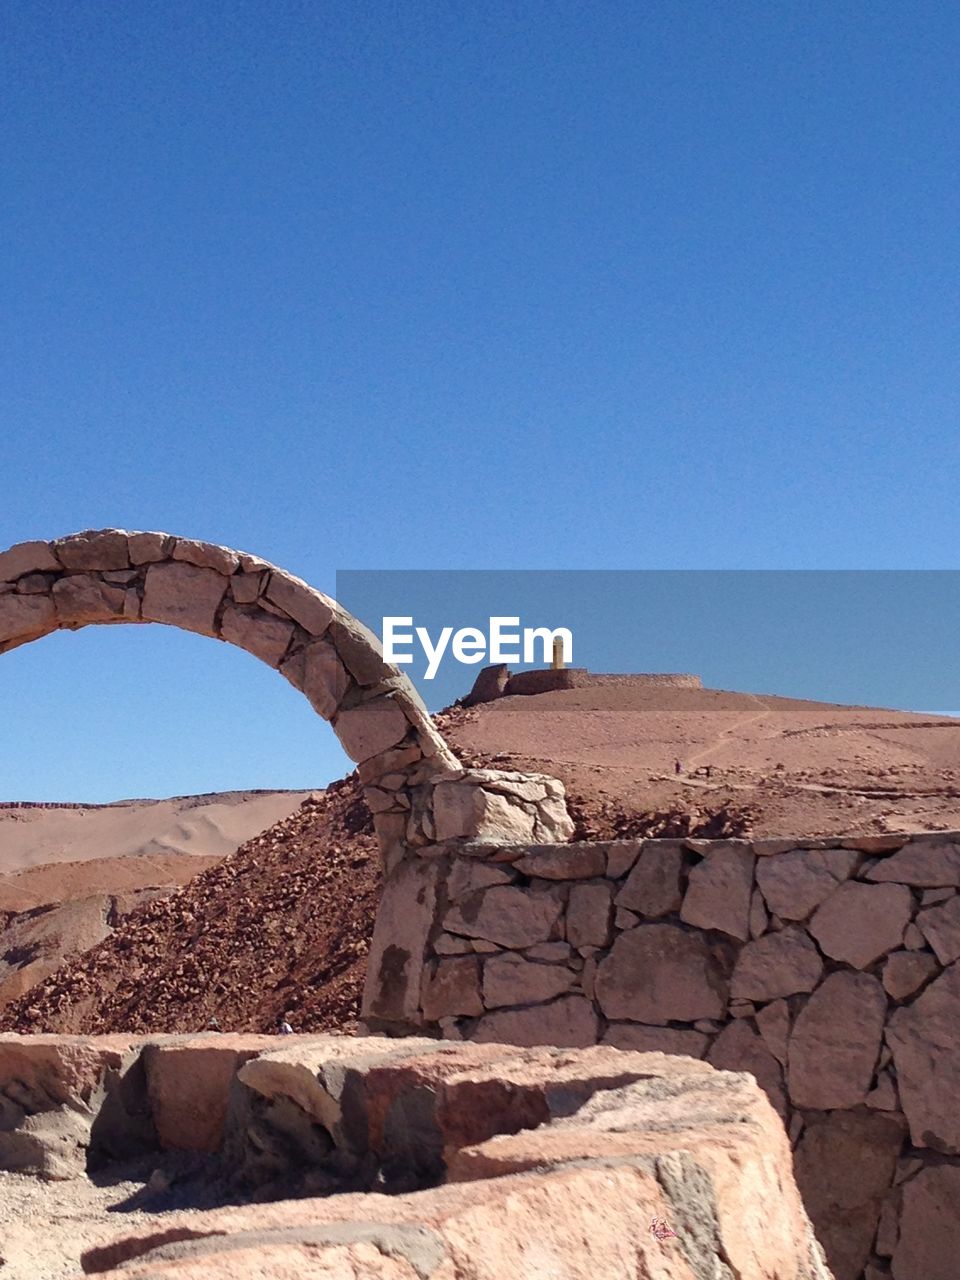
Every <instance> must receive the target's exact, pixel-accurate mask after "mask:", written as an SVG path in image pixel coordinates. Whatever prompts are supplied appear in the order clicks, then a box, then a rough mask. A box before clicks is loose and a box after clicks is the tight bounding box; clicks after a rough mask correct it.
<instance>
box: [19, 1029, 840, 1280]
mask: <svg viewBox="0 0 960 1280" xmlns="http://www.w3.org/2000/svg"><path fill="white" fill-rule="evenodd" d="M273 1043H274V1045H276V1041H274V1042H273ZM132 1047H133V1049H134V1050H135V1049H136V1047H137V1046H132ZM200 1047H201V1048H203V1047H204V1046H203V1045H202V1044H201V1046H200ZM247 1048H248V1049H249V1052H250V1054H252V1055H253V1056H249V1057H248V1060H247V1061H246V1063H245V1064H244V1065H241V1066H239V1069H238V1071H237V1072H236V1074H235V1076H234V1077H233V1078H232V1079H230V1080H226V1079H224V1080H222V1087H223V1088H224V1089H225V1090H226V1091H228V1092H229V1093H230V1097H231V1104H230V1108H229V1109H228V1112H227V1121H226V1123H227V1126H228V1133H227V1142H228V1145H229V1144H230V1143H232V1145H231V1146H230V1147H229V1149H230V1158H231V1161H234V1160H239V1161H240V1164H241V1165H242V1167H243V1168H244V1169H246V1170H247V1171H248V1172H249V1170H250V1169H251V1168H252V1167H253V1165H251V1164H250V1163H244V1152H246V1153H247V1154H248V1155H249V1154H250V1153H251V1152H253V1151H256V1152H258V1153H259V1157H260V1159H261V1160H266V1161H267V1164H269V1163H270V1161H271V1160H272V1161H273V1162H274V1165H275V1162H276V1160H277V1159H279V1158H280V1152H281V1148H283V1147H284V1144H286V1146H285V1150H286V1152H287V1159H288V1162H290V1167H289V1168H288V1173H293V1174H295V1175H296V1176H298V1177H301V1178H302V1177H303V1176H304V1173H305V1171H304V1168H303V1161H304V1160H308V1161H309V1160H311V1159H312V1160H313V1161H314V1165H313V1169H312V1176H313V1177H318V1176H320V1174H321V1172H322V1170H323V1169H324V1168H326V1169H327V1170H328V1171H331V1170H333V1169H335V1168H336V1169H338V1170H339V1171H340V1173H339V1176H340V1177H343V1176H345V1173H346V1172H347V1171H349V1170H352V1172H350V1173H349V1177H350V1178H352V1179H353V1185H354V1186H356V1185H357V1178H358V1177H359V1176H361V1172H362V1170H363V1169H366V1170H367V1172H366V1173H365V1174H363V1175H362V1176H364V1177H367V1178H370V1179H372V1178H374V1177H375V1175H376V1169H377V1167H378V1166H379V1168H380V1169H381V1170H382V1174H383V1176H385V1177H386V1178H387V1181H388V1183H390V1184H391V1185H393V1187H394V1189H395V1190H397V1191H400V1192H404V1191H406V1188H405V1187H404V1178H409V1177H412V1178H414V1180H415V1181H414V1183H413V1186H411V1187H410V1188H409V1189H410V1190H413V1189H415V1187H416V1186H417V1185H423V1181H422V1180H424V1179H425V1180H426V1181H427V1183H428V1184H429V1180H430V1179H431V1178H432V1177H435V1176H436V1171H437V1168H438V1167H441V1168H442V1167H443V1166H445V1167H446V1171H447V1179H448V1182H447V1185H445V1186H439V1187H434V1188H432V1189H424V1190H416V1194H409V1193H402V1194H396V1195H391V1196H384V1195H376V1194H352V1195H337V1194H333V1195H327V1196H326V1197H324V1198H322V1199H309V1198H308V1199H304V1198H297V1199H286V1200H279V1201H276V1202H273V1203H257V1204H252V1205H242V1206H236V1207H228V1208H223V1209H216V1210H207V1211H203V1212H197V1211H195V1210H194V1211H190V1212H186V1213H181V1212H176V1211H173V1212H165V1213H162V1214H149V1213H147V1214H144V1213H141V1214H140V1215H138V1219H139V1221H138V1222H137V1223H136V1225H133V1224H132V1223H130V1222H124V1221H123V1220H122V1218H118V1221H117V1223H116V1237H115V1239H114V1240H113V1242H111V1243H106V1244H100V1245H96V1246H94V1247H92V1248H89V1249H87V1251H86V1253H85V1254H84V1257H83V1266H84V1271H85V1273H87V1274H90V1275H99V1276H101V1277H103V1278H104V1280H106V1277H108V1276H109V1277H110V1278H111V1280H113V1278H114V1277H116V1280H121V1277H123V1278H124V1280H133V1278H135V1277H141V1278H142V1280H147V1278H148V1277H156V1280H160V1277H164V1278H165V1280H201V1277H202V1278H203V1280H216V1278H217V1277H221V1278H222V1280H228V1277H231V1278H232V1277H235V1276H237V1275H250V1276H254V1275H255V1276H258V1277H261V1278H262V1280H289V1277H292V1276H296V1277H298V1280H299V1278H300V1277H316V1278H317V1280H321V1278H323V1280H348V1278H351V1280H374V1277H381V1278H382V1280H514V1277H515V1276H516V1275H517V1274H518V1265H519V1266H521V1267H522V1272H523V1274H524V1275H525V1276H530V1277H539V1278H540V1280H556V1277H558V1276H561V1275H562V1276H563V1277H564V1278H565V1280H596V1277H605V1276H610V1277H617V1278H618V1280H619V1278H620V1277H622V1276H637V1277H640V1276H647V1277H650V1278H651V1280H654V1278H659V1280H702V1277H705V1276H710V1277H718V1278H719V1277H722V1276H724V1275H728V1274H733V1272H731V1271H730V1270H729V1269H730V1268H735V1274H737V1275H740V1276H742V1277H744V1280H830V1276H829V1272H828V1271H827V1269H826V1267H825V1265H824V1263H823V1261H822V1258H821V1255H820V1252H819V1248H818V1246H817V1245H816V1243H815V1241H814V1239H813V1235H812V1232H811V1228H810V1224H809V1221H808V1219H807V1217H806V1214H805V1213H804V1210H803V1207H802V1204H801V1202H800V1198H799V1196H798V1194H797V1191H796V1187H795V1185H794V1183H793V1181H792V1177H791V1173H790V1152H789V1148H788V1146H787V1142H786V1138H785V1135H784V1133H783V1129H782V1127H781V1126H780V1124H779V1122H778V1121H777V1119H776V1117H775V1115H774V1113H773V1112H772V1110H771V1108H770V1106H769V1104H768V1103H767V1101H766V1100H765V1099H764V1097H763V1095H762V1094H761V1093H760V1091H759V1090H758V1089H757V1088H756V1086H755V1085H754V1084H753V1082H752V1081H751V1080H750V1079H749V1077H747V1076H745V1075H728V1074H724V1073H720V1072H716V1071H714V1070H713V1069H712V1068H710V1067H708V1066H707V1065H706V1064H704V1063H699V1062H694V1061H692V1060H690V1059H671V1058H667V1057H665V1056H664V1055H662V1054H657V1053H650V1054H640V1053H626V1052H620V1051H617V1050H614V1049H605V1048H594V1049H589V1050H584V1051H582V1052H574V1051H564V1050H557V1049H538V1050H523V1049H516V1048H505V1047H502V1046H477V1045H450V1044H442V1043H438V1042H436V1041H424V1040H420V1041H388V1040H377V1039H375V1038H371V1039H361V1040H353V1041H351V1040H346V1039H342V1038H332V1039H330V1038H328V1039H324V1038H313V1039H310V1038H299V1037H298V1038H297V1040H296V1041H295V1042H294V1043H292V1044H291V1043H284V1044H283V1045H282V1046H277V1047H276V1048H275V1049H273V1051H270V1052H266V1051H264V1048H263V1046H262V1045H260V1043H259V1042H258V1043H256V1044H251V1045H249V1046H247ZM232 1049H236V1050H237V1051H238V1054H239V1057H238V1058H237V1059H236V1061H238V1062H239V1059H240V1058H242V1057H244V1056H245V1055H246V1050H245V1049H244V1046H243V1044H242V1042H238V1044H236V1045H234V1046H232ZM191 1052H193V1049H192V1048H191V1047H190V1046H189V1045H187V1044H184V1043H181V1044H179V1045H175V1046H171V1047H170V1048H169V1052H168V1051H167V1048H166V1047H165V1046H161V1047H160V1048H159V1049H157V1050H156V1051H153V1056H154V1063H153V1067H152V1070H154V1071H156V1072H158V1073H160V1074H161V1075H162V1073H163V1071H164V1068H165V1064H169V1065H170V1067H171V1070H172V1071H174V1074H175V1075H176V1076H177V1077H178V1079H181V1080H182V1075H181V1072H182V1068H183V1066H184V1064H185V1063H186V1061H187V1058H186V1057H185V1056H183V1055H184V1054H189V1053H191ZM178 1055H179V1057H180V1060H179V1063H178V1062H177V1058H178ZM208 1081H209V1082H210V1083H211V1084H212V1081H213V1076H212V1075H211V1076H209V1077H208ZM161 1092H162V1091H161ZM241 1103H242V1105H241ZM221 1109H222V1108H221ZM297 1117H299V1119H297ZM241 1122H242V1124H243V1126H244V1127H243V1128H242V1129H241V1128H234V1129H232V1130H230V1129H229V1126H230V1125H231V1124H233V1125H238V1124H240V1123H241ZM158 1128H159V1129H161V1130H162V1128H163V1126H162V1125H160V1126H158ZM311 1128H312V1130H313V1132H314V1133H316V1134H319V1133H324V1134H326V1135H327V1140H326V1142H319V1141H318V1140H317V1139H316V1138H314V1139H313V1141H312V1145H311V1144H310V1143H309V1142H307V1137H306V1135H307V1134H308V1132H309V1131H310V1129H311ZM248 1130H249V1135H255V1138H256V1141H255V1143H253V1145H251V1141H252V1139H251V1137H250V1136H248ZM518 1130H519V1132H518ZM208 1137H209V1135H206V1136H205V1137H204V1140H205V1141H206V1140H207V1138H208ZM281 1139H283V1141H281ZM278 1144H279V1145H278ZM251 1158H252V1157H251ZM438 1160H439V1161H440V1162H441V1165H440V1166H438V1165H437V1161H438ZM231 1167H233V1165H232V1164H231ZM260 1167H261V1168H265V1167H266V1166H265V1165H261V1166H260ZM275 1171H276V1170H275ZM505 1173H509V1174H512V1175H513V1176H510V1177H503V1176H501V1175H502V1174H505ZM416 1179H420V1180H421V1182H420V1183H419V1184H418V1183H417V1182H416ZM332 1189H333V1190H336V1188H335V1187H333V1188H332ZM655 1217H657V1218H664V1219H666V1220H667V1221H668V1222H669V1223H670V1225H671V1226H672V1227H673V1229H674V1231H675V1232H676V1233H677V1234H676V1237H674V1238H672V1239H668V1240H665V1241H659V1240H657V1239H656V1238H655V1237H654V1236H653V1235H652V1233H651V1231H650V1223H651V1220H652V1219H653V1218H655ZM760 1223H762V1224H763V1226H764V1229H763V1230H758V1224H760ZM39 1250H42V1240H40V1241H38V1251H39Z"/></svg>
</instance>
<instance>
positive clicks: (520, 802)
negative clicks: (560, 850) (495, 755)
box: [432, 769, 573, 856]
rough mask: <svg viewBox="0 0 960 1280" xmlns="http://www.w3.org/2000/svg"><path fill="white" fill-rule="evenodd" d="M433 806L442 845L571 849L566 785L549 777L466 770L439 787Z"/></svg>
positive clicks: (444, 781) (570, 820) (434, 795)
mask: <svg viewBox="0 0 960 1280" xmlns="http://www.w3.org/2000/svg"><path fill="white" fill-rule="evenodd" d="M432 804H433V817H434V821H435V824H436V839H437V841H438V842H440V843H442V842H443V841H446V840H472V841H475V842H479V843H487V844H503V845H510V844H549V843H552V842H557V843H565V842H566V841H567V840H569V838H570V836H571V835H572V834H573V820H572V818H571V817H570V815H569V814H568V813H567V807H566V804H565V802H564V791H563V784H562V783H561V782H559V781H558V780H557V779H556V778H549V777H547V776H546V775H543V774H520V773H511V772H506V771H503V770H496V769H473V770H469V771H467V770H463V771H461V772H460V773H459V774H458V775H453V776H449V777H444V778H442V779H441V780H439V781H438V782H437V783H436V786H435V787H434V789H433V798H432ZM558 856H559V855H558Z"/></svg>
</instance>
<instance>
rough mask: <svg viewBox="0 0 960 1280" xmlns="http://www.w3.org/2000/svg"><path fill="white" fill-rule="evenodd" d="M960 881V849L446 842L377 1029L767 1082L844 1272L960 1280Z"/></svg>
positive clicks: (374, 1014)
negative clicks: (590, 1052)
mask: <svg viewBox="0 0 960 1280" xmlns="http://www.w3.org/2000/svg"><path fill="white" fill-rule="evenodd" d="M958 888H960V834H936V835H916V836H906V835H903V836H881V837H868V838H861V839H849V840H839V839H838V840H833V841H830V840H757V841H752V842H749V841H738V840H729V841H700V840H686V841H680V840H647V841H617V842H610V843H580V844H566V845H560V844H555V845H545V844H533V843H526V844H522V845H521V844H516V845H513V846H510V847H496V846H491V845H481V844H476V843H474V844H470V843H464V844H462V845H461V846H459V847H454V846H450V845H443V844H439V843H438V844H435V845H433V846H425V847H424V848H423V849H422V851H421V853H420V855H419V856H416V857H413V858H410V859H407V860H405V861H403V862H402V863H401V864H399V865H398V866H397V867H395V868H394V870H393V872H392V874H391V875H390V876H389V877H388V879H387V882H386V888H385V892H384V898H383V904H382V908H381V915H380V918H379V921H378V928H377V935H376V936H375V938H374V947H373V952H372V954H371V963H370V973H369V978H368V987H367V993H366V999H365V1011H366V1018H367V1022H368V1025H369V1026H370V1027H371V1028H372V1029H379V1030H388V1031H391V1032H394V1033H395V1032H406V1031H413V1030H416V1031H418V1032H419V1033H420V1034H423V1033H424V1032H426V1033H427V1034H434V1035H439V1036H442V1037H444V1038H447V1039H463V1040H471V1041H479V1042H490V1041H499V1042H507V1043H511V1044H516V1045H532V1044H541V1043H549V1044H554V1045H571V1046H583V1045H591V1044H603V1045H612V1046H617V1047H619V1048H623V1049H631V1050H636V1049H645V1050H663V1051H665V1052H668V1053H677V1054H687V1055H690V1056H692V1057H695V1058H703V1059H705V1060H706V1061H707V1062H709V1063H712V1064H713V1065H715V1066H718V1067H722V1068H725V1069H731V1070H745V1071H750V1072H752V1073H753V1074H754V1075H755V1076H756V1078H757V1080H758V1082H759V1083H760V1085H761V1086H762V1087H763V1088H764V1089H765V1091H766V1092H767V1095H768V1096H769V1098H770V1100H771V1102H772V1103H773V1106H774V1107H775V1109H776V1110H777V1112H778V1113H779V1114H780V1116H781V1117H782V1119H783V1121H784V1124H785V1126H786V1128H787V1131H788V1133H789V1135H790V1138H791V1141H792V1143H793V1145H794V1148H795V1159H796V1168H797V1178H798V1182H799V1184H800V1187H801V1191H802V1192H803V1193H804V1195H805V1197H806V1202H807V1207H808V1210H809V1212H810V1214H811V1217H812V1218H813V1221H814V1223H815V1225H816V1226H817V1230H818V1235H819V1237H820V1239H821V1241H822V1242H823V1244H824V1245H825V1247H826V1249H827V1253H828V1256H829V1258H830V1262H831V1266H832V1268H833V1270H834V1272H835V1274H836V1276H837V1280H856V1277H859V1276H861V1275H865V1276H866V1277H868V1280H878V1278H879V1277H881V1276H884V1275H887V1274H892V1275H893V1276H894V1277H896V1280H931V1277H934V1276H944V1277H946V1276H947V1275H950V1276H953V1275H954V1274H955V1271H954V1270H950V1269H948V1270H944V1269H943V1267H942V1265H941V1264H940V1263H938V1262H936V1260H935V1258H934V1257H933V1250H934V1245H932V1244H931V1241H936V1242H937V1244H936V1248H938V1249H939V1248H947V1249H948V1256H949V1259H950V1262H949V1267H950V1268H954V1267H955V1259H956V1257H957V1255H958V1253H960V894H958ZM891 1257H892V1258H893V1264H892V1266H893V1270H892V1273H891V1272H890V1271H889V1267H890V1259H891ZM865 1268H866V1269H865ZM938 1268H939V1269H938Z"/></svg>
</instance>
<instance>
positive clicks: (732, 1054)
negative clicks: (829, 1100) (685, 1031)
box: [707, 1019, 788, 1124]
mask: <svg viewBox="0 0 960 1280" xmlns="http://www.w3.org/2000/svg"><path fill="white" fill-rule="evenodd" d="M707 1061H708V1062H709V1063H710V1065H711V1066H714V1067H719V1069H720V1070H721V1071H749V1072H750V1074H751V1075H752V1076H754V1077H755V1079H756V1081H757V1084H758V1085H759V1086H760V1088H761V1089H762V1090H763V1091H764V1093H765V1094H766V1095H767V1097H768V1098H769V1099H770V1102H771V1104H772V1106H773V1109H774V1111H776V1113H777V1115H778V1116H779V1117H780V1119H781V1120H782V1121H783V1122H784V1123H785V1124H786V1122H787V1119H788V1115H787V1099H786V1095H785V1093H784V1088H783V1069H782V1068H781V1066H780V1063H779V1062H778V1061H777V1059H776V1058H775V1057H774V1056H773V1054H772V1053H771V1052H770V1050H769V1048H768V1047H767V1045H766V1044H765V1042H764V1040H763V1038H762V1037H761V1036H760V1035H758V1034H757V1032H756V1031H754V1029H753V1027H752V1026H751V1025H750V1023H749V1022H747V1021H745V1020H743V1019H737V1020H736V1021H735V1022H728V1023H727V1025H726V1026H725V1027H724V1028H723V1030H722V1031H721V1032H720V1034H719V1035H718V1036H717V1038H716V1040H714V1042H713V1044H712V1045H711V1046H710V1051H709V1053H708V1054H707Z"/></svg>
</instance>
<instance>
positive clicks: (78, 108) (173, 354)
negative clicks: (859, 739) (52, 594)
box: [0, 0, 960, 799]
mask: <svg viewBox="0 0 960 1280" xmlns="http://www.w3.org/2000/svg"><path fill="white" fill-rule="evenodd" d="M958 65H960V12H958V11H957V10H956V8H955V7H953V6H949V5H945V4H943V3H929V2H928V0H918V2H917V3H913V4H911V5H903V4H901V3H889V2H884V0H880V2H871V3H840V4H838V3H836V2H835V0H831V2H830V3H827V2H821V0H815V2H813V3H803V4H800V3H782V4H769V3H763V4H761V3H722V4H707V3H700V2H697V0H690V2H689V3H684V4H678V3H662V2H656V3H650V4H636V3H630V4H627V3H609V4H586V3H584V4H572V3H564V2H563V0H553V2H551V3H549V4H546V3H537V2H536V0H527V2H525V3H523V4H519V3H512V4H506V3H500V2H499V0H491V2H489V3H484V4H482V5H480V4H476V5H467V4H461V3H447V4H438V3H410V4H406V5H402V6H401V5H386V4H363V3H352V4H346V3H338V2H337V0H333V2H331V3H324V4H316V3H298V2H296V0H286V2H284V3H266V2H259V0H235V2H233V3H211V2H209V0H190V2H189V3H187V2H184V0H166V2H165V3H164V4H162V5H159V4H154V5H150V4H145V3H144V4H140V3H132V2H130V3H107V2H102V3H91V2H88V0H77V2H76V3H71V4H62V3H46V2H44V0H33V2H32V3H29V4H20V5H16V4H10V3H8V4H6V5H4V6H3V8H2V10H0V83H2V84H3V86H4V91H3V103H2V115H0V165H2V179H0V192H2V195H0V246H2V248H0V252H2V263H3V268H2V274H0V468H2V472H0V474H2V478H3V489H2V494H3V502H2V506H0V543H2V544H3V545H7V544H9V543H12V542H15V541H20V540H22V539H24V538H28V537H36V536H56V535H59V534H63V533H66V532H70V531H73V530H75V529H80V528H85V527H91V526H93V527H99V526H103V525H122V526H126V527H131V528H164V529H170V530H172V531H174V532H177V533H183V534H189V535H193V536H197V537H201V538H208V539H210V540H212V541H217V542H223V543H226V544H228V545H232V546H242V547H245V548H249V549H251V550H254V551H257V552H259V553H261V554H263V555H265V556H267V557H268V558H270V559H273V560H275V561H277V562H279V563H281V564H283V565H285V566H287V567H289V568H291V569H293V570H295V571H297V572H299V573H301V574H302V575H303V576H305V577H307V578H308V579H310V580H311V581H313V582H314V583H316V584H317V585H318V586H320V587H323V588H325V589H327V590H332V589H333V587H334V582H335V573H336V571H337V570H338V569H346V568H450V567H456V568H468V567H479V568H491V567H494V568H496V567H503V568H521V567H553V568H637V567H644V568H646V567H667V568H686V567H698V568H717V567H727V568H742V567H753V568H759V567H763V568H776V567H803V568H829V567H843V568H853V567H909V566H916V567H930V568H942V567H951V566H953V565H954V564H955V563H956V553H955V547H956V545H957V524H958V519H960V517H958V504H957V499H956V493H957V453H958V448H960V434H958V430H957V428H958V409H960V381H958V368H960V360H958V357H960V351H958V347H960V325H958V321H960V279H958V276H960V237H958V235H957V226H958V220H960V171H958V164H957V140H958V137H960V81H958V78H957V74H956V68H957V66H958ZM637 665H640V666H642V665H645V664H644V662H643V655H642V654H641V655H639V657H638V659H637ZM811 693H816V690H811ZM0 705H2V708H3V712H4V714H3V719H2V720H0V752H2V754H0V798H3V797H4V796H11V797H28V796H29V797H34V798H43V797H47V798H90V799H104V798H113V797H116V796H119V795H126V794H144V793H146V794H164V793H170V792H173V791H193V790H210V789H215V788H221V787H226V786H231V785H236V786H253V785H263V786H273V785H290V786H301V785H313V784H314V783H317V782H322V781H323V780H324V779H325V778H327V777H329V776H330V775H331V773H333V772H336V771H337V770H338V768H339V766H340V762H341V761H340V758H339V757H338V756H337V753H336V750H335V743H334V740H333V735H332V733H331V732H330V730H329V729H328V728H327V727H326V726H324V725H323V724H322V723H319V722H318V721H317V720H316V718H315V717H314V716H313V715H312V713H311V712H310V711H309V708H308V707H307V706H306V704H305V703H303V702H302V700H301V699H299V698H298V697H297V695H296V694H295V693H294V692H293V691H292V690H290V689H289V688H288V687H287V686H286V685H285V684H284V682H283V681H282V680H279V679H278V678H277V677H276V676H275V675H272V674H271V673H270V672H269V671H268V670H267V669H266V668H263V667H261V666H259V664H257V663H256V662H255V661H254V660H253V659H250V658H248V657H247V656H246V655H243V654H239V653H234V652H231V651H229V650H227V649H226V647H224V646H217V645H216V644H214V643H212V642H210V641H204V640H202V639H199V638H197V637H192V636H184V635H180V634H178V633H176V632H171V631H167V630H166V629H163V628H143V629H138V630H137V631H134V630H132V629H123V628H120V629H110V628H98V629H92V630H89V631H87V632H82V633H79V634H77V635H58V636H54V637H51V638H49V639H48V640H46V641H43V642H41V643H39V644H36V645H32V646H28V647H27V648H26V649H23V650H18V651H16V652H15V653H12V654H10V655H7V656H5V657H4V658H3V659H2V662H0Z"/></svg>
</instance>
